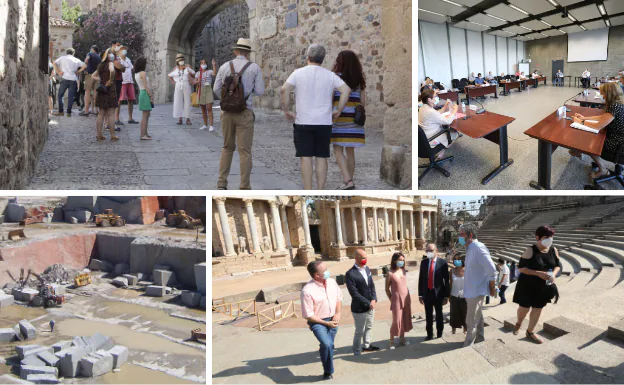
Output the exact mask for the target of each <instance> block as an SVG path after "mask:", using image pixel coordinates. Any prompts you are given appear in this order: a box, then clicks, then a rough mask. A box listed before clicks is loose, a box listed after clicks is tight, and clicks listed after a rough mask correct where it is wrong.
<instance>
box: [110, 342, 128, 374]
mask: <svg viewBox="0 0 624 385" xmlns="http://www.w3.org/2000/svg"><path fill="white" fill-rule="evenodd" d="M108 352H109V353H110V354H111V355H112V356H113V369H119V368H121V365H123V364H125V363H126V361H128V356H129V355H130V351H129V350H128V348H127V347H125V346H121V345H116V346H114V347H113V348H112V349H111V350H109V351H108Z"/></svg>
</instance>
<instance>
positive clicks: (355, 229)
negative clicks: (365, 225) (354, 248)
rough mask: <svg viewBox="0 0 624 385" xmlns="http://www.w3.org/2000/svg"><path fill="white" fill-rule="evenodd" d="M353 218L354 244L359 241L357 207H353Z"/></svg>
mask: <svg viewBox="0 0 624 385" xmlns="http://www.w3.org/2000/svg"><path fill="white" fill-rule="evenodd" d="M351 219H352V220H353V221H352V222H353V244H355V245H357V244H358V243H359V239H358V231H357V217H356V216H355V207H351Z"/></svg>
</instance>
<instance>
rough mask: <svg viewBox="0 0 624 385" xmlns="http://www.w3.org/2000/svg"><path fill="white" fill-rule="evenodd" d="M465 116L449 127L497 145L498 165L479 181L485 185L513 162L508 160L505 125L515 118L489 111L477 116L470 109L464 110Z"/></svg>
mask: <svg viewBox="0 0 624 385" xmlns="http://www.w3.org/2000/svg"><path fill="white" fill-rule="evenodd" d="M458 112H462V111H461V110H460V111H458ZM465 114H466V117H465V118H460V119H455V120H454V121H453V123H451V126H450V127H451V128H452V129H454V130H456V131H458V132H461V133H462V134H464V135H466V136H469V137H471V138H473V139H481V138H483V139H487V140H489V141H490V142H493V143H496V144H497V145H498V149H499V154H500V160H499V165H498V166H497V167H496V168H495V169H494V170H493V171H492V172H490V173H489V174H487V175H486V176H485V177H484V178H483V179H481V184H483V185H486V184H488V183H489V182H490V181H491V180H492V179H494V177H495V176H497V175H498V174H499V173H500V172H501V171H503V170H504V169H506V168H507V167H509V166H511V165H512V164H513V162H514V161H513V159H509V144H508V138H507V125H508V124H510V123H511V122H513V121H514V120H516V118H512V117H509V116H505V115H500V114H496V113H494V112H489V111H486V112H484V113H482V114H477V113H476V111H473V110H472V109H470V108H467V109H466V112H465Z"/></svg>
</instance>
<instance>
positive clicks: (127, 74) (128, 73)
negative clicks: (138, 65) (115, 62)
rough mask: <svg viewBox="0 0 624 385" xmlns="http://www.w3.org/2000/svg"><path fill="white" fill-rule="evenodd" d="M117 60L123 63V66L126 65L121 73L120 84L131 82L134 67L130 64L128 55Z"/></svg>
mask: <svg viewBox="0 0 624 385" xmlns="http://www.w3.org/2000/svg"><path fill="white" fill-rule="evenodd" d="M119 62H120V63H121V64H123V65H124V67H126V71H124V72H123V73H122V74H121V78H122V84H133V83H134V81H133V80H132V69H133V68H134V66H133V65H132V60H130V58H129V57H127V58H126V60H123V59H122V58H119Z"/></svg>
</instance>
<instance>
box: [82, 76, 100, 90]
mask: <svg viewBox="0 0 624 385" xmlns="http://www.w3.org/2000/svg"><path fill="white" fill-rule="evenodd" d="M84 84H85V85H84V86H85V91H86V92H89V91H95V89H96V88H97V86H98V82H96V81H95V79H93V76H92V75H91V74H87V77H86V78H85V83H84Z"/></svg>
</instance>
